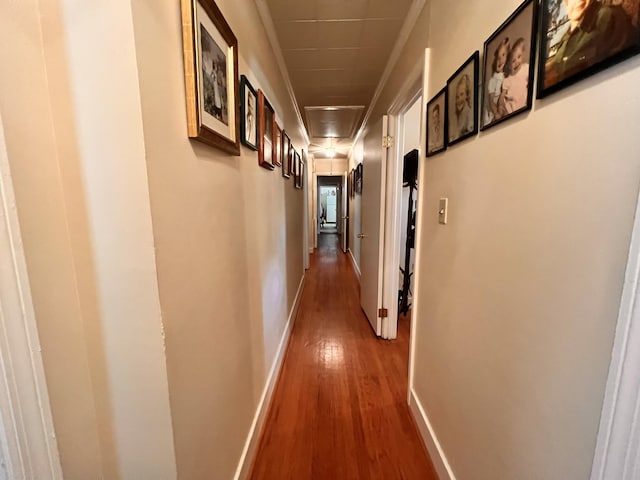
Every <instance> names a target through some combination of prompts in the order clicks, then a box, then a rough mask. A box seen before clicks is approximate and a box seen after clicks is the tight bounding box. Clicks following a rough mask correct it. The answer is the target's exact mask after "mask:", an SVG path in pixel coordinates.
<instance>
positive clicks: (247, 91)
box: [240, 75, 258, 150]
mask: <svg viewBox="0 0 640 480" xmlns="http://www.w3.org/2000/svg"><path fill="white" fill-rule="evenodd" d="M240 118H241V119H242V122H241V123H240V141H241V142H242V144H243V145H245V146H247V147H249V148H250V149H251V150H258V93H257V92H256V91H255V89H254V88H253V86H252V85H251V82H249V80H248V79H247V77H245V76H244V75H242V76H241V77H240Z"/></svg>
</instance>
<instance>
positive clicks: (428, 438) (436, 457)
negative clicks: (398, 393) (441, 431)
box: [409, 388, 456, 480]
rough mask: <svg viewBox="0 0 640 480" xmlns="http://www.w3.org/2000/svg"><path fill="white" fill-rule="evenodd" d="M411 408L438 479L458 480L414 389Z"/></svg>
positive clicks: (411, 396)
mask: <svg viewBox="0 0 640 480" xmlns="http://www.w3.org/2000/svg"><path fill="white" fill-rule="evenodd" d="M409 408H411V413H412V414H413V418H414V419H415V421H416V424H417V425H418V430H419V431H420V435H421V436H422V440H423V441H424V444H425V445H426V447H427V450H428V451H429V456H430V457H431V461H432V462H433V466H434V467H435V468H436V472H437V473H438V478H439V479H440V480H456V476H455V475H454V474H453V470H451V466H450V465H449V462H448V461H447V457H446V456H445V454H444V451H443V450H442V446H441V445H440V442H438V438H437V437H436V434H435V432H434V431H433V427H432V426H431V422H430V421H429V417H427V414H426V413H425V411H424V408H422V404H421V403H420V400H418V397H417V395H416V392H415V391H414V390H413V388H412V389H411V395H410V398H409Z"/></svg>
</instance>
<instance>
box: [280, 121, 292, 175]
mask: <svg viewBox="0 0 640 480" xmlns="http://www.w3.org/2000/svg"><path fill="white" fill-rule="evenodd" d="M282 176H283V177H284V178H290V177H291V139H289V136H288V135H287V134H286V132H284V131H283V132H282Z"/></svg>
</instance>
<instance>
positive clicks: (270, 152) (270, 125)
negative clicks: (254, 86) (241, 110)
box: [258, 90, 276, 170]
mask: <svg viewBox="0 0 640 480" xmlns="http://www.w3.org/2000/svg"><path fill="white" fill-rule="evenodd" d="M258 105H259V107H258V117H259V120H258V125H259V127H258V142H259V145H258V164H259V165H260V166H261V167H263V168H266V169H268V170H273V169H274V168H275V164H274V155H275V153H276V148H275V145H274V136H275V112H274V111H273V107H271V104H270V103H269V101H268V100H267V99H266V97H265V96H264V93H263V92H262V90H259V91H258Z"/></svg>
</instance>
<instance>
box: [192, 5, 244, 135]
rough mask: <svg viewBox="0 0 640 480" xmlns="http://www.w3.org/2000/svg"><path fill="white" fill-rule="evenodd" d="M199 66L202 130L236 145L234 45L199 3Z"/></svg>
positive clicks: (197, 58) (197, 27)
mask: <svg viewBox="0 0 640 480" xmlns="http://www.w3.org/2000/svg"><path fill="white" fill-rule="evenodd" d="M196 12H197V14H196V19H197V25H196V38H197V41H196V46H197V53H196V60H197V62H196V65H197V74H198V83H199V85H200V88H198V96H199V101H198V105H199V107H200V111H199V115H200V122H201V124H202V125H203V126H205V127H207V128H208V129H210V130H212V131H213V132H215V133H217V134H219V135H221V136H222V137H224V138H226V139H228V140H230V141H235V139H236V118H235V115H236V108H235V99H236V98H237V92H236V91H235V82H234V77H235V69H234V61H235V59H234V55H235V54H236V52H235V50H234V48H233V46H232V45H229V44H228V43H227V42H226V40H225V39H224V37H223V36H222V33H221V32H220V31H219V30H218V28H217V27H216V26H215V24H214V23H213V20H212V19H211V18H210V17H209V15H208V14H207V12H206V10H205V9H204V7H203V6H202V4H201V3H200V2H197V3H196Z"/></svg>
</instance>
